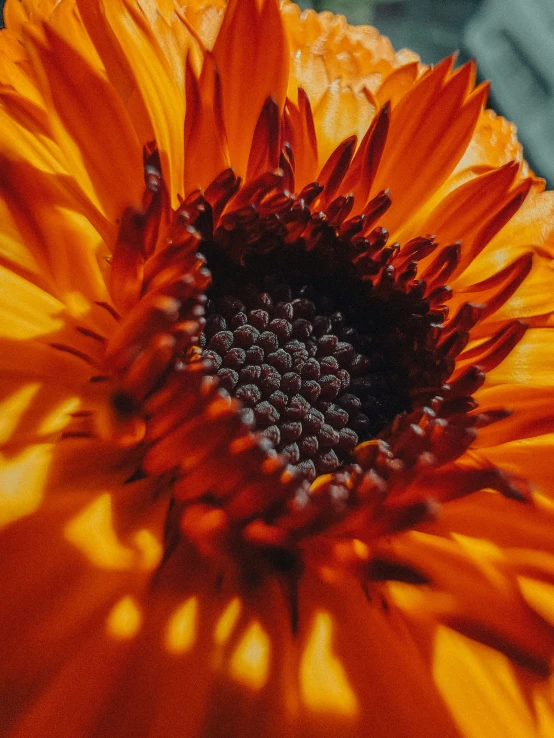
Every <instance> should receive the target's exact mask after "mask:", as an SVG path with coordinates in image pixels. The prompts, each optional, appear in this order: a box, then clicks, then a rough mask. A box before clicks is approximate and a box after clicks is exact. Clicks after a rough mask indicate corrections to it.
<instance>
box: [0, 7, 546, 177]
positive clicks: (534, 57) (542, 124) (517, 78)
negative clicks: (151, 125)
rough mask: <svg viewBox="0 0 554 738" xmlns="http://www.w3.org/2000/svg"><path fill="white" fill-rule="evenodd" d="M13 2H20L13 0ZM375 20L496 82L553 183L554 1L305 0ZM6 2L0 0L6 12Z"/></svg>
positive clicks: (493, 101)
mask: <svg viewBox="0 0 554 738" xmlns="http://www.w3.org/2000/svg"><path fill="white" fill-rule="evenodd" d="M14 1H15V2H16V1H17V0H14ZM299 4H300V5H301V6H302V7H303V8H308V7H312V8H315V9H316V10H332V11H333V12H335V13H343V14H344V15H346V17H347V18H348V20H349V21H350V22H351V23H354V24H360V23H370V24H372V25H375V26H376V27H377V28H378V29H379V31H380V32H381V33H383V34H384V35H386V36H388V37H389V38H390V40H391V42H392V44H393V46H394V47H395V48H396V49H400V48H402V47H407V48H410V49H413V50H414V51H416V52H417V53H419V55H420V56H421V59H422V60H423V61H424V62H426V63H427V64H433V63H435V62H437V61H439V60H440V59H442V58H443V57H445V56H447V55H448V54H450V53H451V52H452V51H454V50H456V49H458V50H459V52H460V53H459V58H458V61H459V63H462V62H464V61H467V60H468V59H470V58H472V57H473V58H475V59H477V63H478V74H479V78H480V80H481V79H490V80H491V82H492V92H491V97H490V99H489V105H490V106H491V107H493V108H494V109H495V110H496V111H497V112H498V113H501V114H502V115H504V116H505V117H507V118H509V119H510V120H512V121H513V122H514V123H516V125H517V126H518V129H519V138H520V140H521V141H522V143H523V145H524V148H525V155H526V158H527V160H528V161H529V163H530V164H531V166H532V168H533V169H534V170H535V172H536V173H537V174H539V175H541V176H543V177H546V179H547V180H548V181H549V184H550V186H554V0H300V2H299ZM3 5H4V2H3V0H0V9H1V8H2V7H3Z"/></svg>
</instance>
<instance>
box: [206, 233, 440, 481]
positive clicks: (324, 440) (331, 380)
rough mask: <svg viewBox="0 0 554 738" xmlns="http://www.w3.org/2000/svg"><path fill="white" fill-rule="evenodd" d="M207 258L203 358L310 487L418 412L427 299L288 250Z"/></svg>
mask: <svg viewBox="0 0 554 738" xmlns="http://www.w3.org/2000/svg"><path fill="white" fill-rule="evenodd" d="M203 250H204V252H205V253H206V255H207V259H208V266H209V267H210V269H211V270H212V273H213V278H214V279H213V284H212V286H211V288H210V290H209V292H208V298H209V299H208V303H207V306H206V318H207V320H206V326H205V329H204V332H203V334H202V337H201V349H202V357H203V358H205V359H209V360H210V361H211V363H212V371H213V373H215V374H216V375H217V377H218V378H219V381H220V386H221V387H222V388H223V389H225V390H227V391H228V392H229V393H230V394H231V395H233V396H234V397H236V398H237V399H239V400H240V401H241V402H242V403H243V405H244V407H245V409H244V413H243V417H244V420H245V421H246V422H247V423H248V424H249V425H250V427H251V428H252V429H253V430H255V431H256V432H257V433H258V434H260V435H261V436H263V437H265V438H267V439H269V441H270V442H271V444H272V445H273V447H274V448H275V450H276V451H278V452H279V453H282V454H284V455H285V456H286V457H287V458H288V461H289V463H290V464H291V465H292V466H294V467H295V468H296V469H297V470H298V471H300V472H301V473H302V474H303V475H305V476H306V477H307V478H308V479H309V480H310V481H312V480H313V479H315V477H316V476H317V475H320V474H327V473H330V472H334V471H336V470H337V469H339V468H341V467H343V466H345V465H346V464H348V463H350V462H351V461H352V456H351V454H350V452H351V451H352V450H353V449H354V447H355V446H356V445H357V444H358V443H359V442H362V441H365V440H368V439H370V438H373V437H375V436H376V435H377V434H378V433H380V431H382V430H383V429H384V428H385V427H386V426H387V425H388V424H389V423H390V422H391V421H392V420H393V419H394V417H396V416H397V415H398V414H399V413H402V412H404V411H409V410H411V407H412V403H411V391H412V390H413V389H414V387H417V386H418V379H420V374H421V372H422V370H423V371H425V369H428V367H427V365H426V362H425V360H424V357H422V352H421V343H422V342H423V344H425V342H426V339H427V338H428V335H427V334H428V332H429V329H430V322H431V320H430V317H429V314H428V313H429V309H428V304H426V303H425V302H424V301H423V300H422V299H421V297H420V296H419V295H418V294H417V292H416V291H413V292H412V293H408V294H406V293H405V292H400V291H394V290H393V291H387V290H379V289H374V288H373V286H371V287H370V286H369V285H367V284H366V285H364V284H363V283H362V282H361V281H360V280H358V279H355V278H351V277H352V275H348V272H346V273H345V272H344V271H343V267H344V265H340V266H341V268H340V269H338V270H337V271H336V272H335V271H334V270H333V269H328V268H327V266H328V265H326V264H325V260H324V259H322V258H321V254H319V253H317V254H315V255H314V256H313V257H312V256H310V255H309V253H308V252H307V251H306V250H305V249H304V248H296V249H295V248H293V247H288V248H287V247H285V245H284V244H280V245H279V246H277V247H276V248H275V249H270V250H269V251H267V250H266V253H265V255H263V256H260V253H259V252H260V251H263V249H260V248H259V244H258V251H257V253H256V255H255V256H253V253H254V252H251V254H250V256H246V257H245V258H243V259H242V263H241V264H237V263H236V262H234V261H233V260H232V259H231V258H228V257H227V256H226V255H224V253H223V250H222V249H221V248H220V247H219V246H218V245H217V244H214V243H211V244H204V247H203ZM316 251H317V250H316ZM422 320H423V324H422ZM422 358H423V361H422V363H418V362H420V361H421V360H422Z"/></svg>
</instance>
